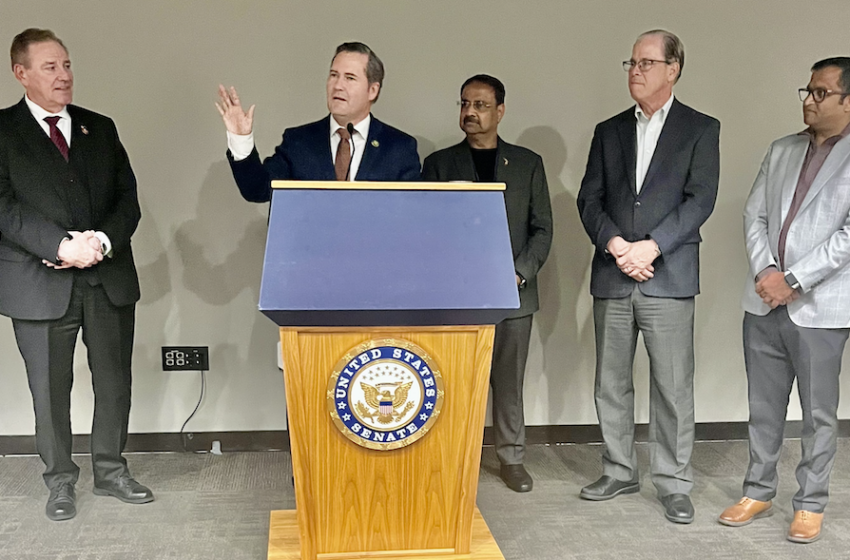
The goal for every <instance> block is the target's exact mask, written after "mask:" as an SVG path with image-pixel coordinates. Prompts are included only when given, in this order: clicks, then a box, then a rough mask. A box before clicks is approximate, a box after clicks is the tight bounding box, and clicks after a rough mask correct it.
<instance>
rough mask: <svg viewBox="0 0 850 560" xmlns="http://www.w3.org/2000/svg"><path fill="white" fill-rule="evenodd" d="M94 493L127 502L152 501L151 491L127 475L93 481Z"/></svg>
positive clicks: (140, 502) (143, 502)
mask: <svg viewBox="0 0 850 560" xmlns="http://www.w3.org/2000/svg"><path fill="white" fill-rule="evenodd" d="M94 493H95V494H97V495H98V496H113V497H115V498H118V499H119V500H121V501H122V502H127V503H128V504H146V503H148V502H152V501H153V492H151V490H150V488H148V487H147V486H142V485H141V484H139V483H138V482H136V481H135V480H133V479H132V478H130V477H129V476H121V477H118V478H117V479H116V480H111V481H104V482H98V483H95V486H94Z"/></svg>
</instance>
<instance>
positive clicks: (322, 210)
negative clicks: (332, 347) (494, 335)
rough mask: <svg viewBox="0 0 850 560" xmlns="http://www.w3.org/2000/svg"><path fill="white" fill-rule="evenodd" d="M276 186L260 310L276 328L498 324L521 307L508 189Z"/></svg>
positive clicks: (484, 186) (409, 185) (431, 185)
mask: <svg viewBox="0 0 850 560" xmlns="http://www.w3.org/2000/svg"><path fill="white" fill-rule="evenodd" d="M274 187H275V190H274V193H273V195H272V203H271V214H270V217H269V232H268V239H267V242H266V254H265V261H264V265H263V280H262V285H261V287H260V304H259V307H260V311H262V312H263V313H265V314H266V315H267V316H268V317H269V318H271V319H272V320H273V321H274V322H275V323H277V324H278V325H281V326H431V325H479V324H494V323H498V322H499V321H501V320H502V319H504V318H505V317H507V316H508V314H509V313H510V311H511V310H515V309H517V308H518V307H519V295H518V293H517V286H516V276H515V271H514V266H513V255H512V253H511V244H510V237H509V233H508V223H507V216H506V213H505V202H504V195H503V190H504V185H502V184H483V183H364V182H345V183H343V182H334V183H319V182H317V183H313V182H309V183H308V182H283V181H276V182H275V184H274Z"/></svg>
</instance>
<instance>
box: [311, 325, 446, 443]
mask: <svg viewBox="0 0 850 560" xmlns="http://www.w3.org/2000/svg"><path fill="white" fill-rule="evenodd" d="M444 396H445V395H444V391H443V377H442V375H441V374H440V371H439V369H438V368H437V364H436V363H435V362H434V360H433V359H432V358H431V357H430V356H429V355H428V354H427V352H425V351H424V350H423V349H422V348H420V347H419V346H417V345H415V344H413V343H412V342H408V341H406V340H401V339H394V338H387V339H378V340H370V341H368V342H364V343H363V344H359V345H357V346H355V347H354V348H352V349H351V350H349V351H348V352H347V353H346V354H345V356H343V357H342V358H341V359H340V360H339V362H337V364H336V367H334V371H333V374H331V377H330V379H329V380H328V395H327V404H328V412H329V413H330V415H331V418H332V419H333V422H334V424H335V425H336V427H337V428H338V429H339V431H340V432H342V433H343V435H345V437H347V438H348V439H350V440H351V441H353V442H354V443H356V444H358V445H362V446H363V447H368V448H369V449H377V450H379V451H389V450H391V449H398V448H400V447H404V446H407V445H410V444H411V443H413V442H415V441H416V440H418V439H419V438H421V437H423V436H424V435H426V434H427V433H428V432H429V431H430V430H431V429H432V428H433V426H434V423H435V422H436V421H437V419H438V418H439V416H440V409H441V408H442V406H443V398H444Z"/></svg>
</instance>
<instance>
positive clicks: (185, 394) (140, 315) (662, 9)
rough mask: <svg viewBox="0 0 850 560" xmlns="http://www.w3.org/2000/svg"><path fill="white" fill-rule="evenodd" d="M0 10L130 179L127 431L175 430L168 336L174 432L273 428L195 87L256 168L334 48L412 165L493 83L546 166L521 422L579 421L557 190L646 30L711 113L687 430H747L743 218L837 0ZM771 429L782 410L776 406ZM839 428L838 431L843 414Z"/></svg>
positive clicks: (234, 227)
mask: <svg viewBox="0 0 850 560" xmlns="http://www.w3.org/2000/svg"><path fill="white" fill-rule="evenodd" d="M2 7H3V10H2V12H3V17H2V18H0V43H2V44H5V45H8V44H10V43H11V40H12V37H13V36H14V35H15V34H16V33H18V32H19V31H21V30H23V29H24V28H26V27H29V26H37V27H49V28H52V29H53V30H55V31H56V32H57V34H58V35H59V36H60V37H62V38H63V39H64V41H65V42H66V44H67V45H68V47H69V49H70V52H71V56H72V60H73V63H74V69H75V71H76V80H77V82H76V96H75V100H76V102H77V103H78V104H80V105H82V106H85V107H88V108H91V109H94V110H97V111H99V112H102V113H105V114H107V115H110V116H112V117H113V118H114V119H115V121H116V122H117V124H118V128H119V132H120V134H121V137H122V139H123V141H124V144H125V145H126V147H127V150H128V151H129V153H130V157H131V160H132V163H133V166H134V168H135V170H136V173H137V175H138V179H139V195H140V199H141V206H142V211H143V219H142V222H141V225H140V227H139V230H138V232H137V233H136V235H135V237H134V242H135V249H136V255H137V264H138V267H139V272H140V276H141V282H142V291H143V296H142V301H141V303H140V304H139V306H138V310H137V325H138V334H137V337H136V353H135V360H134V368H135V371H134V375H135V380H134V385H133V390H134V399H133V411H132V414H131V419H130V429H131V431H133V432H173V431H177V430H179V428H180V425H181V423H182V421H183V420H184V419H185V417H186V416H187V415H188V414H189V412H190V411H191V410H192V407H193V406H194V403H195V400H196V399H197V395H198V388H199V380H198V377H197V374H195V373H163V372H162V371H160V369H161V367H160V358H159V348H160V346H162V345H166V344H169V345H170V344H181V345H183V344H185V345H209V346H210V348H211V363H212V367H211V371H210V373H209V375H208V393H207V398H206V400H205V402H204V404H203V406H202V407H201V409H200V410H199V412H198V414H197V416H196V418H195V419H194V420H193V421H192V423H191V424H190V425H189V429H190V430H193V431H213V430H215V431H218V430H222V431H223V430H276V429H282V428H283V426H284V412H283V409H282V407H281V406H280V405H279V403H280V402H281V400H282V397H283V383H282V380H281V375H280V374H279V372H278V371H277V369H276V367H275V363H276V357H275V351H274V344H275V341H276V336H277V332H276V328H275V327H274V325H273V324H272V323H271V322H270V321H268V320H267V319H266V318H265V317H264V316H262V315H261V314H259V313H258V312H257V311H256V303H257V296H258V286H259V280H260V268H261V261H262V251H263V243H264V236H265V229H266V227H265V223H266V212H267V208H266V205H252V204H249V203H247V202H244V201H242V200H241V198H240V197H239V195H238V194H237V190H236V187H235V185H234V184H233V181H232V178H231V177H230V172H229V169H228V166H227V163H226V161H225V158H224V150H225V141H224V129H223V125H222V124H221V121H220V119H219V116H218V114H217V113H216V111H215V108H214V107H213V101H214V99H215V88H216V86H217V84H218V83H219V81H224V82H225V83H226V84H235V85H236V86H238V87H239V91H240V93H241V95H242V98H243V99H244V100H245V101H246V102H247V103H256V104H257V110H256V119H257V125H256V127H255V131H256V137H257V142H258V146H259V148H260V152H261V153H262V154H264V155H265V154H269V153H271V151H272V149H273V148H274V146H275V145H276V144H277V143H278V142H279V140H280V133H281V132H282V130H283V129H284V128H285V127H287V126H293V125H297V124H301V123H304V122H308V121H312V120H315V119H318V118H320V117H322V116H324V114H325V112H326V110H325V101H324V79H325V76H326V72H327V68H328V65H329V61H330V58H331V55H332V53H333V49H334V47H335V46H336V45H337V44H338V43H340V42H342V41H345V40H361V41H364V42H366V43H368V44H369V45H370V46H372V47H373V48H374V49H375V50H376V51H377V52H378V53H379V54H380V55H381V57H382V58H383V60H384V63H385V65H386V67H387V73H388V77H387V79H386V81H385V87H384V91H383V94H382V95H381V100H380V102H379V103H378V105H377V106H376V107H375V114H376V115H377V116H378V117H379V118H381V119H382V120H385V121H386V122H389V123H391V124H393V125H395V126H397V127H399V128H401V129H403V130H405V131H408V132H410V133H412V134H414V135H415V136H417V138H418V139H419V141H420V155H421V156H423V157H424V156H425V155H427V154H428V153H430V152H431V151H433V150H434V149H436V148H443V147H445V146H448V145H450V144H452V143H454V142H456V141H458V140H459V139H460V138H461V133H460V131H459V130H458V128H457V107H456V105H455V102H456V100H457V98H458V87H459V85H460V84H461V82H462V81H463V80H464V79H465V78H466V77H468V76H470V75H472V74H475V73H478V72H487V73H492V74H494V75H496V76H498V77H499V78H501V79H502V80H503V81H504V82H505V84H506V86H507V92H508V94H507V103H506V104H507V113H506V115H505V119H504V120H503V121H502V126H501V131H500V132H501V134H502V136H503V137H504V138H505V139H506V140H507V141H509V142H516V143H519V144H522V145H524V146H527V147H529V148H531V149H533V150H535V151H537V152H539V153H540V154H541V155H542V156H543V159H544V162H545V164H546V171H547V174H548V176H549V187H550V191H551V196H552V202H553V210H554V214H555V226H556V231H555V242H554V245H553V250H552V254H551V255H550V257H549V261H548V264H547V265H546V267H545V268H544V269H543V271H542V273H541V282H540V284H541V289H542V292H543V293H542V305H543V310H542V311H541V312H540V313H539V314H538V315H537V319H536V321H535V325H536V327H535V331H534V334H533V336H532V349H531V357H530V360H529V369H528V376H527V382H526V395H525V399H526V403H527V421H528V423H529V424H582V423H595V422H596V416H595V411H594V407H593V399H592V390H593V367H594V350H593V325H592V318H591V316H590V306H591V299H590V296H589V294H588V279H589V264H590V258H591V254H592V248H591V245H590V242H589V241H588V239H587V237H586V236H585V234H584V231H583V230H582V228H581V225H580V223H579V221H578V215H577V211H576V208H575V198H576V193H577V191H578V187H579V183H580V181H581V177H582V174H583V171H584V165H585V161H586V158H587V151H588V148H589V144H590V139H591V135H592V133H593V127H594V125H595V124H596V123H597V122H599V121H601V120H603V119H605V118H607V117H609V116H611V115H613V114H615V113H618V112H620V111H622V110H623V109H625V108H626V107H628V106H629V105H630V99H629V97H628V91H627V88H626V74H625V73H624V72H623V71H622V70H621V69H620V65H619V63H620V61H622V60H624V59H627V58H628V57H629V54H630V49H631V45H632V42H633V41H634V38H635V37H636V36H637V35H638V34H639V33H640V32H642V31H645V30H648V29H651V28H655V27H664V28H668V29H670V30H672V31H674V32H676V33H677V34H679V35H680V36H681V38H682V39H683V41H684V42H685V46H686V53H687V64H686V66H685V71H684V74H683V77H682V80H681V82H680V84H679V85H678V86H677V88H676V94H677V96H678V97H679V99H681V100H682V101H683V102H684V103H686V104H689V105H692V106H694V107H696V108H697V109H699V110H701V111H704V112H706V113H709V114H711V115H713V116H715V117H717V118H719V119H720V121H721V122H722V138H721V154H722V176H721V184H720V196H719V199H718V201H717V208H716V210H715V212H714V215H713V216H712V217H711V219H710V220H709V222H708V224H707V225H706V226H705V227H704V228H703V236H704V238H705V243H704V244H703V247H702V259H703V260H702V262H703V266H702V280H703V294H702V295H701V296H700V297H699V298H697V329H696V348H697V356H696V357H697V374H696V375H697V378H696V391H697V394H696V403H697V410H696V414H697V421H700V422H707V421H740V420H745V419H746V417H747V406H746V384H745V379H744V368H743V359H742V352H741V342H740V328H741V327H740V325H741V317H742V312H741V310H740V307H739V305H738V301H739V298H740V293H741V289H742V286H743V284H744V280H745V276H746V264H745V257H744V252H743V248H742V234H741V229H742V228H741V208H742V205H743V202H744V199H745V197H746V195H747V192H748V190H749V187H750V185H751V183H752V180H753V178H754V176H755V173H756V170H757V167H758V164H759V162H760V161H761V158H762V156H763V154H764V152H765V149H766V148H767V146H768V144H769V142H770V141H771V140H773V139H775V138H777V137H779V136H782V135H785V134H788V133H791V132H795V131H798V130H800V129H801V128H802V122H801V106H800V102H799V101H798V100H797V97H796V91H795V90H796V88H798V87H801V86H804V85H805V84H806V82H807V80H808V69H809V67H810V66H811V64H812V63H813V62H814V61H816V60H818V59H821V58H824V57H827V56H833V55H839V54H843V55H847V54H850V47H848V43H847V31H846V26H847V22H848V21H850V3H848V2H847V1H846V0H813V1H811V2H808V3H805V4H802V3H800V2H799V1H791V0H761V1H741V0H713V1H710V2H706V1H698V0H676V1H674V0H659V1H651V2H650V1H647V2H632V1H625V0H622V1H561V2H553V1H537V2H534V1H526V2H510V1H508V0H500V1H488V2H484V1H467V2H458V1H430V2H410V1H399V0H393V1H377V0H372V1H361V2H356V3H353V2H341V1H340V2H307V1H304V2H281V1H271V0H269V1H263V2H249V1H245V0H243V1H239V2H234V1H232V0H231V1H222V0H214V1H205V2H201V1H197V0H194V1H182V2H172V1H168V2H166V1H145V2H108V1H106V0H90V1H87V2H69V1H52V2H48V1H42V0H29V1H28V2H18V1H14V2H13V1H10V0H5V1H3V2H2ZM337 11H339V12H340V13H343V14H344V15H337ZM7 68H8V67H7ZM21 94H22V90H21V88H20V86H19V85H18V84H17V82H15V80H14V79H13V76H12V74H11V72H10V71H8V69H7V70H5V71H3V72H0V104H2V105H11V104H13V103H15V102H16V101H17V100H18V99H19V98H20V96H21ZM81 348H82V347H81ZM84 356H85V355H84V352H80V353H79V354H78V359H77V363H78V366H79V367H78V374H77V378H76V386H75V388H74V395H73V424H74V430H75V431H76V432H87V431H88V430H89V427H90V419H91V410H92V397H91V390H90V378H89V375H88V372H87V370H86V367H85V357H84ZM635 378H636V390H637V395H638V396H637V400H638V405H637V415H638V420H639V421H646V419H647V394H648V388H647V366H646V357H645V354H643V353H641V354H640V355H639V357H638V360H637V367H636V375H635ZM848 383H850V380H847V379H846V378H845V382H844V384H845V387H847V384H848ZM790 415H791V416H792V417H795V418H797V417H799V410H798V408H796V404H795V405H794V408H793V410H792V412H791V413H790ZM841 415H842V417H848V416H850V402H847V401H845V403H844V405H843V406H842V407H841ZM31 433H33V416H32V407H31V401H30V397H29V393H28V390H27V385H26V379H25V373H24V368H23V363H22V360H21V359H20V356H19V354H18V352H17V348H16V346H15V342H14V336H13V333H12V329H11V324H10V322H9V320H8V319H5V318H2V319H0V435H9V434H31Z"/></svg>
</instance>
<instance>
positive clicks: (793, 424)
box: [0, 420, 850, 456]
mask: <svg viewBox="0 0 850 560" xmlns="http://www.w3.org/2000/svg"><path fill="white" fill-rule="evenodd" d="M802 429H803V423H802V422H801V421H799V420H795V421H790V422H786V423H785V437H786V438H799V437H800V434H801V433H802ZM648 433H649V427H648V425H647V424H637V425H636V426H635V440H636V441H638V442H646V441H647V439H648ZM838 436H839V437H850V420H839V422H838ZM745 439H747V423H746V422H704V423H699V424H697V425H696V440H697V441H726V440H745ZM525 440H526V443H528V444H529V445H541V444H549V445H557V444H576V443H601V442H602V433H601V432H600V430H599V426H598V425H595V424H594V425H575V424H574V425H566V426H528V427H526V429H525ZM214 441H218V442H220V444H221V450H222V451H223V452H228V451H230V452H233V451H289V433H288V432H287V431H286V430H278V431H256V432H194V433H189V434H182V435H181V434H175V433H144V434H130V435H129V436H127V448H126V452H128V453H168V452H181V451H186V452H191V453H204V452H209V451H210V450H211V449H212V445H213V442H214ZM484 445H493V429H492V428H485V429H484ZM72 449H73V452H74V453H88V452H89V449H90V440H89V435H88V434H80V435H75V436H74V441H73V445H72ZM35 453H36V446H35V436H32V435H30V436H0V456H2V455H34V454H35Z"/></svg>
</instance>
